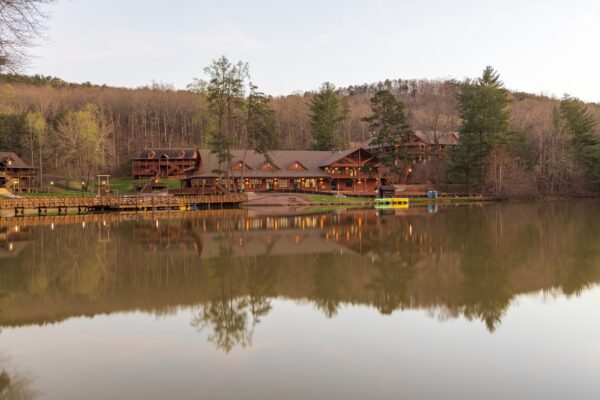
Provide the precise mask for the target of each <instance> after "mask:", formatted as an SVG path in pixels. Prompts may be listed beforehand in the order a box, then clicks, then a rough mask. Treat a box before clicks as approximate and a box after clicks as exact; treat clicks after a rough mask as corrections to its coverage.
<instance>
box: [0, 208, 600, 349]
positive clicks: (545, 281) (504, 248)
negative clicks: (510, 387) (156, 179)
mask: <svg viewBox="0 0 600 400" xmlns="http://www.w3.org/2000/svg"><path fill="white" fill-rule="evenodd" d="M348 215H349V217H347V216H344V218H343V219H340V220H339V221H338V220H335V221H331V220H330V219H328V218H324V219H323V221H324V222H323V225H318V224H312V225H310V224H309V225H307V226H306V227H304V228H298V226H293V227H292V228H291V229H294V230H297V229H302V233H301V234H302V235H303V237H305V238H306V239H308V240H305V241H301V242H300V243H295V242H291V241H290V238H293V237H295V236H296V234H297V232H295V231H292V233H289V229H290V228H285V227H291V226H292V223H291V222H290V223H281V225H279V226H280V229H279V230H277V229H273V228H270V229H269V230H268V231H265V232H263V230H265V229H266V228H264V226H263V227H262V228H260V227H259V228H253V229H255V231H254V232H252V231H249V232H246V231H243V230H242V231H240V230H236V228H237V227H239V226H242V227H243V226H254V225H253V224H252V223H251V221H250V223H249V221H240V220H238V219H231V220H229V219H226V220H224V221H221V222H219V224H220V225H219V226H220V227H221V230H220V231H219V230H215V229H212V230H211V229H208V228H207V229H205V227H206V226H208V227H209V228H210V226H216V224H217V223H216V222H215V221H216V220H215V221H212V222H211V223H206V224H205V219H204V218H198V219H190V220H186V221H184V222H182V221H179V220H172V221H169V222H161V223H160V224H156V225H155V224H153V223H146V222H141V223H140V222H136V223H122V224H120V225H119V226H118V227H113V232H111V241H110V243H106V242H100V241H99V240H98V239H99V238H98V236H99V235H98V231H97V229H99V227H97V226H93V225H92V224H89V225H88V226H87V227H86V228H85V229H83V228H82V227H81V226H62V227H60V228H58V227H57V228H56V230H54V231H50V229H49V228H48V229H41V228H40V229H38V228H36V229H35V231H34V234H35V237H34V238H33V241H32V242H31V243H30V244H29V246H28V247H27V248H26V249H25V250H23V251H22V252H21V253H20V254H19V255H18V256H17V257H15V258H12V259H10V261H6V260H1V259H0V310H2V313H1V314H0V321H2V322H4V323H6V321H9V323H10V324H15V325H16V324H19V323H32V321H33V323H47V322H49V321H59V320H62V319H64V318H65V317H68V316H72V315H94V314H95V313H100V312H104V313H106V312H114V311H119V310H132V309H142V310H147V311H149V312H153V313H159V314H160V313H162V314H168V313H172V312H174V310H176V309H177V306H179V305H187V306H193V305H195V306H194V307H196V308H197V313H196V315H195V318H194V321H193V324H194V326H197V327H198V328H200V329H204V330H206V331H209V338H210V340H211V341H213V342H214V343H216V344H217V345H218V346H219V347H221V348H223V349H226V350H227V351H229V350H231V349H232V348H233V347H235V346H236V345H248V344H250V343H251V342H252V336H253V331H254V329H255V326H256V324H258V323H259V322H260V321H261V320H262V319H263V318H264V316H266V315H267V314H268V313H269V312H270V310H271V308H272V306H271V299H272V298H273V297H275V296H282V297H286V298H290V299H303V300H308V301H310V302H312V303H313V304H315V305H316V307H317V308H318V309H319V310H321V311H322V312H323V313H324V314H325V315H326V316H328V317H333V316H335V315H336V314H337V313H338V311H339V308H340V305H341V304H344V303H346V304H368V305H371V306H373V307H376V308H377V309H378V310H379V311H380V312H381V313H383V314H390V313H392V312H393V311H394V310H397V309H403V308H417V309H426V310H433V312H439V313H440V314H442V313H444V314H445V315H447V316H450V317H457V316H465V317H467V318H469V319H472V320H480V321H483V322H484V323H485V324H486V326H487V327H488V329H489V330H490V331H494V330H495V329H496V328H497V327H498V326H499V324H500V323H501V319H502V317H503V315H504V314H505V313H506V310H507V309H508V307H509V306H510V304H511V302H512V299H513V298H514V296H516V295H519V294H522V293H531V292H536V291H540V290H552V291H556V289H559V290H562V292H563V293H565V294H567V295H571V294H575V295H577V294H579V293H581V291H582V290H584V289H585V288H586V287H588V286H591V285H594V284H596V283H597V282H598V281H600V268H599V266H600V265H599V260H600V250H599V249H598V246H597V238H598V237H600V220H599V219H598V217H597V215H598V211H597V210H595V208H594V207H590V204H589V203H577V205H573V204H567V203H560V204H518V205H516V204H512V205H490V206H486V207H471V208H447V209H442V210H441V211H440V212H439V213H437V214H436V215H433V216H428V215H409V216H396V215H385V216H381V217H379V218H374V219H371V218H373V217H374V215H367V213H366V212H365V211H361V212H360V214H357V216H355V217H353V214H351V213H350V214H348ZM290 218H294V217H290ZM359 218H362V221H363V222H362V224H361V223H360V222H359V221H360V219H359ZM290 221H293V220H292V219H290ZM366 221H368V223H367V222H366ZM283 222H285V221H283ZM327 224H329V225H327ZM256 225H260V224H256ZM263 225H264V224H263ZM134 229H135V231H134ZM286 229H288V231H286ZM134 232H137V233H138V234H139V235H140V236H139V237H140V238H142V237H143V238H144V240H143V241H141V240H140V242H135V241H134V238H135V236H134V235H135V233H134ZM325 232H330V233H331V234H330V235H329V236H328V237H327V236H326V234H325ZM142 234H143V235H142ZM153 234H156V235H157V237H158V238H159V243H160V244H159V245H158V246H156V247H157V250H156V251H153V252H150V251H148V244H149V243H153V241H154V240H155V239H153ZM244 235H246V236H244ZM265 235H267V236H268V237H269V240H268V241H265V240H262V239H263V238H264V237H265ZM240 238H241V240H240ZM319 240H321V241H319ZM265 244H267V245H266V246H265ZM311 246H312V247H311ZM315 249H316V250H315ZM287 251H289V252H290V253H287ZM342 253H343V254H342ZM449 260H451V261H449ZM33 304H35V307H34V306H32V305H33ZM15 310H16V311H15ZM24 321H25V322H24Z"/></svg>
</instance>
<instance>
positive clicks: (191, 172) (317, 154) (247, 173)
mask: <svg viewBox="0 0 600 400" xmlns="http://www.w3.org/2000/svg"><path fill="white" fill-rule="evenodd" d="M456 144H458V134H457V133H454V132H449V133H438V134H434V133H432V132H422V131H417V132H415V135H414V136H413V138H412V139H411V141H410V142H409V143H407V144H406V146H407V152H408V154H409V156H410V157H411V158H412V161H411V163H410V164H407V166H408V168H407V172H406V174H405V176H404V177H402V178H400V180H401V181H402V180H404V182H402V183H420V182H412V181H411V182H409V175H410V174H411V173H412V171H413V170H415V172H416V171H418V167H419V165H422V164H425V163H427V162H428V160H431V159H432V158H441V156H442V153H443V152H444V151H445V149H446V148H447V147H448V146H454V145H456ZM374 150H375V148H374V146H372V145H371V143H370V141H367V142H365V143H362V144H361V145H360V146H359V147H357V148H354V149H349V150H344V151H311V150H272V151H269V153H268V155H269V160H267V159H265V157H264V156H263V155H261V154H258V153H256V152H254V151H252V150H248V151H244V150H233V151H232V155H233V158H232V161H231V165H230V166H229V168H228V166H226V165H219V161H218V159H217V156H216V155H215V154H213V153H211V152H210V151H208V150H196V149H193V148H177V149H145V150H144V151H143V152H142V153H141V155H140V156H139V157H138V158H136V159H134V160H133V163H132V176H133V178H134V179H150V178H154V177H157V178H167V177H168V178H179V179H182V181H183V187H184V188H183V192H189V193H192V192H193V193H204V194H210V193H215V192H219V191H224V188H225V186H226V182H225V181H226V178H225V177H226V174H225V172H224V171H225V170H226V169H229V185H230V189H233V188H234V187H235V188H237V189H243V190H244V191H247V192H262V191H295V190H301V191H315V192H343V193H349V192H353V193H373V192H374V191H375V190H376V188H377V187H378V186H379V185H380V184H385V183H387V182H386V181H389V182H391V183H398V182H394V180H398V179H394V177H385V176H380V175H379V164H378V162H377V159H376V157H375V156H374V153H375V151H374ZM415 176H418V174H415ZM395 178H399V177H395Z"/></svg>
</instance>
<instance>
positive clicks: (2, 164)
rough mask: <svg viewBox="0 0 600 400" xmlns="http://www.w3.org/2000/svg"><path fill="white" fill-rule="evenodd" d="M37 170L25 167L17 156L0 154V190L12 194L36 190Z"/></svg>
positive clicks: (6, 153) (9, 153)
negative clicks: (5, 190) (4, 189)
mask: <svg viewBox="0 0 600 400" xmlns="http://www.w3.org/2000/svg"><path fill="white" fill-rule="evenodd" d="M37 178H38V169H37V168H35V167H32V166H30V165H27V164H26V163H25V161H23V160H22V159H21V158H20V157H19V156H18V155H16V154H15V153H12V152H9V151H1V152H0V188H7V189H9V190H10V191H12V192H13V193H32V192H37V190H38V179H37Z"/></svg>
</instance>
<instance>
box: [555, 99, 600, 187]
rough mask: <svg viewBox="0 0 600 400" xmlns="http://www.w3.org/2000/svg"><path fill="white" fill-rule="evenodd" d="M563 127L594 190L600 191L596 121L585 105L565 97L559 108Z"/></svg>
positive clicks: (599, 141)
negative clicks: (570, 138) (569, 136)
mask: <svg viewBox="0 0 600 400" xmlns="http://www.w3.org/2000/svg"><path fill="white" fill-rule="evenodd" d="M558 114H559V118H560V119H561V120H562V125H563V127H564V128H565V129H566V130H567V132H568V133H569V134H570V135H571V137H572V144H573V150H574V153H575V158H576V159H577V160H578V162H579V164H580V166H581V167H582V168H583V170H584V172H585V176H586V178H587V180H588V181H589V183H590V185H591V187H592V189H593V190H596V191H598V190H600V137H598V134H597V133H596V121H595V120H594V117H593V116H592V115H591V114H590V113H589V111H587V109H586V107H585V104H584V103H583V102H582V101H580V100H578V99H575V98H572V97H569V96H565V97H564V98H563V99H562V101H561V102H560V106H559V107H558Z"/></svg>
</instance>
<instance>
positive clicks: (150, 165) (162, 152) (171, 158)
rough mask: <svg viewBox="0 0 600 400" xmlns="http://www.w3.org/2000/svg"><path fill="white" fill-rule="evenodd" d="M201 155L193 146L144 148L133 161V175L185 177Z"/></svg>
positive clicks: (147, 177)
mask: <svg viewBox="0 0 600 400" xmlns="http://www.w3.org/2000/svg"><path fill="white" fill-rule="evenodd" d="M199 156H200V155H199V152H198V150H197V149H195V148H193V147H192V148H157V149H144V150H143V151H142V152H141V153H140V155H139V156H138V157H137V158H134V159H133V160H132V161H131V175H132V177H133V179H151V178H165V179H169V178H171V179H183V178H185V176H186V170H189V169H190V168H193V167H194V165H195V164H196V162H197V161H198V157H199Z"/></svg>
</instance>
